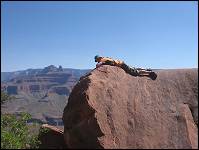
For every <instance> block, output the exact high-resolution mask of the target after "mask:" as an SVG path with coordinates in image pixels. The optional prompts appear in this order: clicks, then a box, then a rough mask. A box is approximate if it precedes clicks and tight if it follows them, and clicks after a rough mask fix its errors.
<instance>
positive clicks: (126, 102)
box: [63, 65, 198, 149]
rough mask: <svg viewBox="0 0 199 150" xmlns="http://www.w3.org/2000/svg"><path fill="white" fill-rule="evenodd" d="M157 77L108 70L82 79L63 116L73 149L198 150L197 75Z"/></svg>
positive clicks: (184, 72) (172, 72) (175, 72)
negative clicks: (194, 149) (144, 149)
mask: <svg viewBox="0 0 199 150" xmlns="http://www.w3.org/2000/svg"><path fill="white" fill-rule="evenodd" d="M157 74H158V77H157V79H156V80H155V81H153V80H151V79H149V78H147V77H133V76H131V75H129V74H126V73H125V72H124V71H123V70H122V69H121V68H118V67H115V66H106V65H104V66H102V67H100V68H98V69H95V70H93V71H91V72H90V73H89V74H88V75H86V76H83V77H82V78H80V80H79V82H78V83H77V84H76V85H75V87H74V88H73V90H72V93H71V94H70V97H69V99H68V104H67V106H66V107H65V109H64V114H63V121H64V138H65V143H66V144H67V146H68V148H122V149H125V148H133V149H134V148H138V149H143V148H152V149H153V148H165V149H166V148H170V149H181V148H183V149H184V148H198V127H197V125H198V69H175V70H174V69H173V70H159V71H157Z"/></svg>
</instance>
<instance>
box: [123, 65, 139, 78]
mask: <svg viewBox="0 0 199 150" xmlns="http://www.w3.org/2000/svg"><path fill="white" fill-rule="evenodd" d="M121 68H122V69H123V70H124V71H125V72H126V73H128V74H130V75H132V76H139V73H138V71H137V70H136V69H135V68H131V67H129V66H128V65H126V64H125V63H123V64H122V65H121Z"/></svg>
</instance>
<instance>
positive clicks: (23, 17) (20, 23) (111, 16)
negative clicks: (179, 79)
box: [1, 1, 198, 71]
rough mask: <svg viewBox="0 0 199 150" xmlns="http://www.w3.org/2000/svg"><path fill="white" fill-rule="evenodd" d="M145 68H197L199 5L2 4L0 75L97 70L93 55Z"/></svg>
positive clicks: (115, 3) (126, 3) (149, 3)
mask: <svg viewBox="0 0 199 150" xmlns="http://www.w3.org/2000/svg"><path fill="white" fill-rule="evenodd" d="M96 54H98V55H102V56H108V57H112V58H115V59H120V60H124V61H125V62H126V64H128V65H130V66H134V67H144V68H162V69H167V68H174V69H175V68H197V67H198V3H197V2H193V1H192V2H133V1H126V2H122V1H120V2H116V1H115V2H114V1H109V2H105V1H104V2H103V1H101V2H100V1H94V2H89V1H84V2H75V1H71V2H67V1H65V2H41V1H40V2H30V1H29V2H1V71H16V70H23V69H28V68H43V67H46V66H48V65H51V64H52V65H55V66H58V65H62V66H63V67H64V68H78V69H88V68H90V69H91V68H94V67H95V64H96V63H95V62H94V56H95V55H96Z"/></svg>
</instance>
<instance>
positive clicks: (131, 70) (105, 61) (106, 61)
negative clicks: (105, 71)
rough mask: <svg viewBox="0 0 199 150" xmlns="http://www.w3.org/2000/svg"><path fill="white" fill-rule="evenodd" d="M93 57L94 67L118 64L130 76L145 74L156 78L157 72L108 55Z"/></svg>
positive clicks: (153, 78)
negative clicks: (129, 64) (130, 64)
mask: <svg viewBox="0 0 199 150" xmlns="http://www.w3.org/2000/svg"><path fill="white" fill-rule="evenodd" d="M94 59H95V62H98V63H97V64H96V68H98V67H100V66H101V65H111V66H118V67H121V68H122V69H123V70H124V71H125V72H126V73H128V74H130V75H132V76H140V77H143V76H146V77H149V78H151V79H152V80H155V79H156V78H157V74H156V73H155V72H153V71H152V70H151V69H143V68H135V67H129V66H128V65H126V64H125V63H124V61H121V60H114V59H112V58H109V57H101V56H99V55H96V56H95V57H94Z"/></svg>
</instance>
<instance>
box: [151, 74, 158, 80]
mask: <svg viewBox="0 0 199 150" xmlns="http://www.w3.org/2000/svg"><path fill="white" fill-rule="evenodd" d="M149 77H150V78H151V79H152V80H155V79H156V78H157V74H156V73H155V72H150V73H149Z"/></svg>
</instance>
